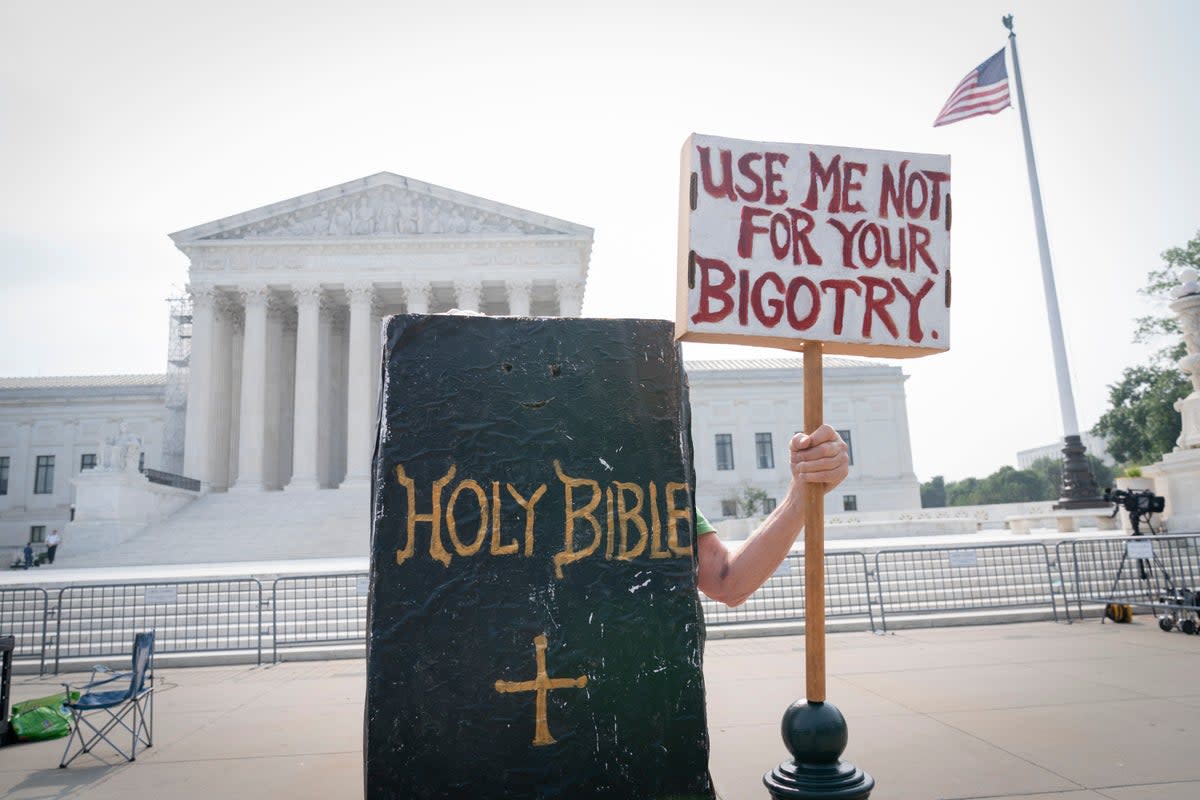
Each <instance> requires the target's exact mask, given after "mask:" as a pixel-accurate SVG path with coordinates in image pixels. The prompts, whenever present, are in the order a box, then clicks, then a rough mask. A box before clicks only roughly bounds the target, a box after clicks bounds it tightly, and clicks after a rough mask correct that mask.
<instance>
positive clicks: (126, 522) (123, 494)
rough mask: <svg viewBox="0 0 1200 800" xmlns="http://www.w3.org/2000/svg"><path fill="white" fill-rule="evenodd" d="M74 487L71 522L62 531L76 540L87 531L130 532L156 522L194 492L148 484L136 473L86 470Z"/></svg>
mask: <svg viewBox="0 0 1200 800" xmlns="http://www.w3.org/2000/svg"><path fill="white" fill-rule="evenodd" d="M72 483H73V484H74V485H75V519H74V520H72V521H71V522H70V523H69V524H68V525H67V527H66V529H65V530H66V531H67V532H68V533H70V534H72V538H73V539H76V538H77V535H78V534H81V533H87V532H89V531H92V532H95V531H102V530H103V531H109V530H118V529H119V530H124V531H128V530H133V529H136V528H140V527H142V526H144V525H147V524H149V523H151V522H157V521H158V520H160V519H163V518H164V517H167V516H169V515H170V514H173V513H175V512H176V511H178V510H179V509H180V508H182V507H183V506H185V505H187V504H188V503H190V502H191V501H192V500H194V499H195V498H196V497H198V496H199V495H198V493H196V492H191V491H188V490H186V489H178V488H175V487H172V486H162V485H160V484H156V483H151V482H150V481H148V480H147V479H146V476H145V475H142V474H141V473H140V472H132V471H127V470H101V469H89V470H84V471H83V472H81V473H80V474H79V475H78V477H76V478H75V479H74V480H73V481H72Z"/></svg>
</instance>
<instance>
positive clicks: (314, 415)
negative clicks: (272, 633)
mask: <svg viewBox="0 0 1200 800" xmlns="http://www.w3.org/2000/svg"><path fill="white" fill-rule="evenodd" d="M171 238H172V239H173V240H174V242H175V244H176V246H177V247H179V249H180V250H182V251H183V252H184V253H185V254H186V255H187V256H188V258H189V259H190V260H191V265H190V268H189V293H190V295H191V299H192V309H191V317H190V322H191V331H190V336H191V352H190V356H189V362H188V367H187V368H188V373H189V374H188V378H187V385H188V393H187V410H186V423H185V442H186V443H185V447H184V458H183V472H184V474H185V475H187V476H188V477H194V478H197V479H199V480H200V481H201V483H202V485H203V487H204V488H205V490H217V491H220V490H225V489H234V490H247V491H260V490H276V489H283V488H285V487H286V488H291V489H316V488H333V487H337V486H339V485H342V484H343V483H357V484H360V485H363V484H365V483H366V482H367V480H368V477H369V472H370V464H371V456H372V447H373V443H374V442H373V429H372V423H373V420H374V416H375V410H376V409H375V406H376V398H377V395H378V386H379V367H378V364H379V330H380V320H381V319H382V318H383V317H385V316H387V315H389V314H395V313H405V312H408V313H434V312H439V311H447V310H449V309H451V308H458V309H462V310H465V311H477V312H482V313H488V314H512V315H518V316H525V315H558V316H567V317H572V316H579V314H580V311H581V308H582V303H583V287H584V284H585V282H586V280H587V267H588V260H589V258H590V254H591V245H592V231H591V229H590V228H586V227H583V226H581V225H576V224H574V223H571V222H566V221H563V220H557V219H552V218H550V217H545V216H541V215H538V214H534V213H532V212H529V211H525V210H522V209H518V208H513V207H511V206H504V205H501V204H499V203H494V202H492V201H489V200H483V199H481V198H478V197H472V196H470V195H465V194H462V193H460V192H454V191H451V190H449V189H443V188H441V187H437V186H432V185H430V184H426V183H421V182H418V181H413V180H410V179H408V178H404V177H401V176H399V175H393V174H391V173H379V174H377V175H372V176H370V177H368V178H364V179H362V180H358V181H351V182H349V183H345V184H342V185H340V186H335V187H332V188H330V189H325V190H322V191H319V192H313V193H312V194H308V195H305V196H303V197H298V198H294V199H292V200H286V201H283V202H281V203H275V204H273V205H270V206H266V207H264V208H260V209H257V210H255V211H250V212H246V213H244V214H238V215H236V216H233V217H228V218H226V219H222V220H218V221H216V222H211V223H208V224H206V225H200V226H198V227H195V228H191V229H189V230H186V231H180V232H178V233H175V234H173V235H172V237H171Z"/></svg>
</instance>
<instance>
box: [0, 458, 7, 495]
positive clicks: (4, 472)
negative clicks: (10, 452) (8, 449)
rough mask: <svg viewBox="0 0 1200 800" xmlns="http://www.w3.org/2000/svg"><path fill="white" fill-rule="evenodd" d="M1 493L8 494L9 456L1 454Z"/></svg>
mask: <svg viewBox="0 0 1200 800" xmlns="http://www.w3.org/2000/svg"><path fill="white" fill-rule="evenodd" d="M0 494H8V456H0Z"/></svg>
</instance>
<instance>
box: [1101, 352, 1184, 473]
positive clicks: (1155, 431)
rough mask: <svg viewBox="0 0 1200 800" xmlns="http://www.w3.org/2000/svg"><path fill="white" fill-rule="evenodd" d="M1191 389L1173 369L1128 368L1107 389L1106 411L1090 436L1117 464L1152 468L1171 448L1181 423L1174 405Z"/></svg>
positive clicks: (1169, 367)
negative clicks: (1103, 445)
mask: <svg viewBox="0 0 1200 800" xmlns="http://www.w3.org/2000/svg"><path fill="white" fill-rule="evenodd" d="M1191 388H1192V385H1191V383H1190V382H1189V381H1188V379H1187V378H1185V377H1184V376H1183V373H1181V372H1180V371H1179V370H1178V369H1176V368H1175V367H1174V366H1137V367H1129V368H1128V369H1126V370H1125V372H1124V373H1123V375H1122V377H1121V380H1119V381H1118V382H1117V383H1115V384H1113V385H1112V386H1110V387H1108V402H1109V406H1110V407H1109V409H1108V411H1106V412H1104V416H1102V417H1100V421H1099V422H1097V423H1096V427H1095V428H1093V429H1092V432H1093V433H1096V434H1099V435H1100V436H1103V437H1104V438H1105V440H1106V441H1107V442H1108V452H1109V454H1110V455H1112V457H1113V458H1115V459H1116V460H1117V461H1119V462H1121V463H1134V464H1153V463H1155V462H1156V461H1158V460H1159V459H1161V458H1162V456H1163V454H1164V453H1169V452H1171V450H1173V449H1174V448H1175V440H1176V439H1178V438H1179V432H1180V430H1181V428H1182V425H1183V422H1182V419H1181V418H1180V416H1179V412H1178V411H1176V410H1175V401H1176V400H1182V399H1183V398H1184V397H1187V395H1188V392H1190V391H1191Z"/></svg>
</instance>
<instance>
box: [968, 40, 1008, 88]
mask: <svg viewBox="0 0 1200 800" xmlns="http://www.w3.org/2000/svg"><path fill="white" fill-rule="evenodd" d="M975 69H976V71H977V72H978V73H979V82H978V85H979V86H990V85H992V84H993V83H1000V82H1001V81H1006V80H1008V68H1007V66H1006V65H1005V63H1004V48H1000V50H999V51H997V52H996V54H995V55H994V56H992V57H991V58H989V59H988V60H987V61H985V62H983V63H982V64H980V65H979V66H978V67H976V68H975Z"/></svg>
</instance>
